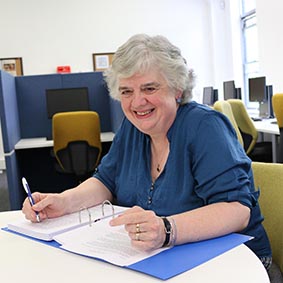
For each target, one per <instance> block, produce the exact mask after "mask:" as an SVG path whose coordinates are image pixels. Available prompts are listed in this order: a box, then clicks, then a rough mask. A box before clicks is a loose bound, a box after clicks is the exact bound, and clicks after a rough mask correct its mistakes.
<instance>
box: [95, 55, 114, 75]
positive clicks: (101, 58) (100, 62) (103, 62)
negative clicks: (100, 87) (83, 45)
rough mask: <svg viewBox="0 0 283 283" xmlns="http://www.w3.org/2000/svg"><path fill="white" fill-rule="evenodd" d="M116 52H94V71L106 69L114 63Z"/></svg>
mask: <svg viewBox="0 0 283 283" xmlns="http://www.w3.org/2000/svg"><path fill="white" fill-rule="evenodd" d="M113 55H114V53H94V54H92V59H93V69H94V71H98V72H100V71H104V70H106V69H107V68H108V67H109V66H110V65H111V63H112V58H113Z"/></svg>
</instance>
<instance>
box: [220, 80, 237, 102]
mask: <svg viewBox="0 0 283 283" xmlns="http://www.w3.org/2000/svg"><path fill="white" fill-rule="evenodd" d="M223 91H224V100H227V99H235V98H237V94H236V88H235V82H234V81H227V82H223Z"/></svg>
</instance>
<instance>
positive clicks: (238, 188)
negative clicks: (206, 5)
mask: <svg viewBox="0 0 283 283" xmlns="http://www.w3.org/2000/svg"><path fill="white" fill-rule="evenodd" d="M105 79H106V82H107V84H108V87H109V91H110V94H111V96H112V97H113V98H114V99H118V100H120V101H121V106H122V109H123V112H124V114H125V117H126V118H125V119H124V121H123V122H122V125H121V127H120V129H119V131H118V132H117V133H116V135H115V139H114V141H113V144H112V146H111V149H110V151H109V153H108V154H107V155H106V156H105V157H104V158H103V160H102V162H101V164H100V165H99V167H98V169H97V172H96V173H95V174H94V176H93V177H92V178H90V179H88V180H86V181H85V182H83V183H82V184H80V185H79V186H77V187H76V188H73V189H70V190H67V191H64V192H63V193H61V194H40V193H34V194H33V197H34V199H35V202H36V204H35V205H34V206H33V207H31V206H30V205H29V202H28V201H27V200H25V202H24V205H23V212H24V214H25V215H26V218H27V219H30V220H31V221H34V222H35V221H36V213H35V212H39V216H40V218H41V219H42V220H44V219H46V218H47V217H49V218H51V217H57V216H60V215H63V214H66V213H71V212H75V211H78V210H79V209H80V208H81V207H90V206H93V205H96V204H99V203H102V202H103V201H104V200H106V199H108V200H110V201H113V200H114V199H115V201H117V203H118V205H122V206H127V207H131V208H130V209H128V210H127V211H126V212H125V213H124V214H123V215H121V216H119V217H116V218H115V219H113V220H111V222H110V225H112V226H117V225H124V226H125V229H126V230H127V232H128V234H129V237H130V238H131V240H132V244H133V245H134V246H135V247H137V248H139V249H142V250H152V249H156V248H160V247H162V246H168V245H178V244H182V243H187V242H194V241H199V240H204V239H209V238H213V237H217V236H221V235H225V234H228V233H232V232H241V233H245V234H248V235H250V236H254V237H255V238H254V239H253V240H252V241H249V242H248V243H247V245H248V246H249V247H250V248H251V249H252V250H253V251H254V252H255V253H256V254H257V255H258V256H259V257H260V258H262V259H263V261H266V262H267V263H270V262H271V250H270V245H269V242H268V238H267V236H266V233H265V231H264V229H263V226H262V225H261V222H262V216H261V214H260V210H259V205H258V203H257V198H258V194H257V192H255V190H254V184H253V176H252V171H251V161H250V159H249V158H248V157H247V156H246V154H245V152H244V150H243V148H242V147H241V145H240V144H239V143H238V140H237V137H236V134H235V131H234V129H233V127H232V126H231V124H230V123H229V121H228V119H227V118H226V117H225V116H223V115H222V114H221V113H218V112H216V111H213V110H212V109H210V108H208V107H205V106H203V105H199V104H197V103H196V102H193V101H191V98H192V89H193V85H194V76H193V72H192V70H190V69H188V67H187V65H186V62H185V60H184V59H183V57H182V56H181V53H180V50H179V49H178V48H177V47H175V46H174V45H172V44H171V43H170V42H169V41H168V40H167V39H166V38H164V37H162V36H154V37H150V36H147V35H136V36H133V37H132V38H130V39H129V40H128V41H127V42H126V43H125V44H124V45H122V46H121V47H120V48H119V49H118V51H117V52H116V53H115V56H114V59H113V63H112V66H111V67H110V68H109V69H108V70H107V72H106V73H105ZM161 216H163V217H161Z"/></svg>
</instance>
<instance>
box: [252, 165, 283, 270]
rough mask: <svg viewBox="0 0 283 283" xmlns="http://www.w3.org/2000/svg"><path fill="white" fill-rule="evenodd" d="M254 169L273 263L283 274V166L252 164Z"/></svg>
mask: <svg viewBox="0 0 283 283" xmlns="http://www.w3.org/2000/svg"><path fill="white" fill-rule="evenodd" d="M252 169H253V173H254V182H255V186H256V188H259V189H260V197H259V204H260V207H261V212H262V215H263V216H264V222H263V226H264V227H265V230H266V232H267V234H268V237H269V240H270V243H271V248H272V253H273V262H275V263H276V264H277V265H278V266H279V268H280V270H281V273H283V164H277V163H264V162H252Z"/></svg>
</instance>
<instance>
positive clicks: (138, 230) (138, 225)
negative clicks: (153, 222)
mask: <svg viewBox="0 0 283 283" xmlns="http://www.w3.org/2000/svg"><path fill="white" fill-rule="evenodd" d="M140 232H141V229H140V224H139V223H138V224H136V233H140Z"/></svg>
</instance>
